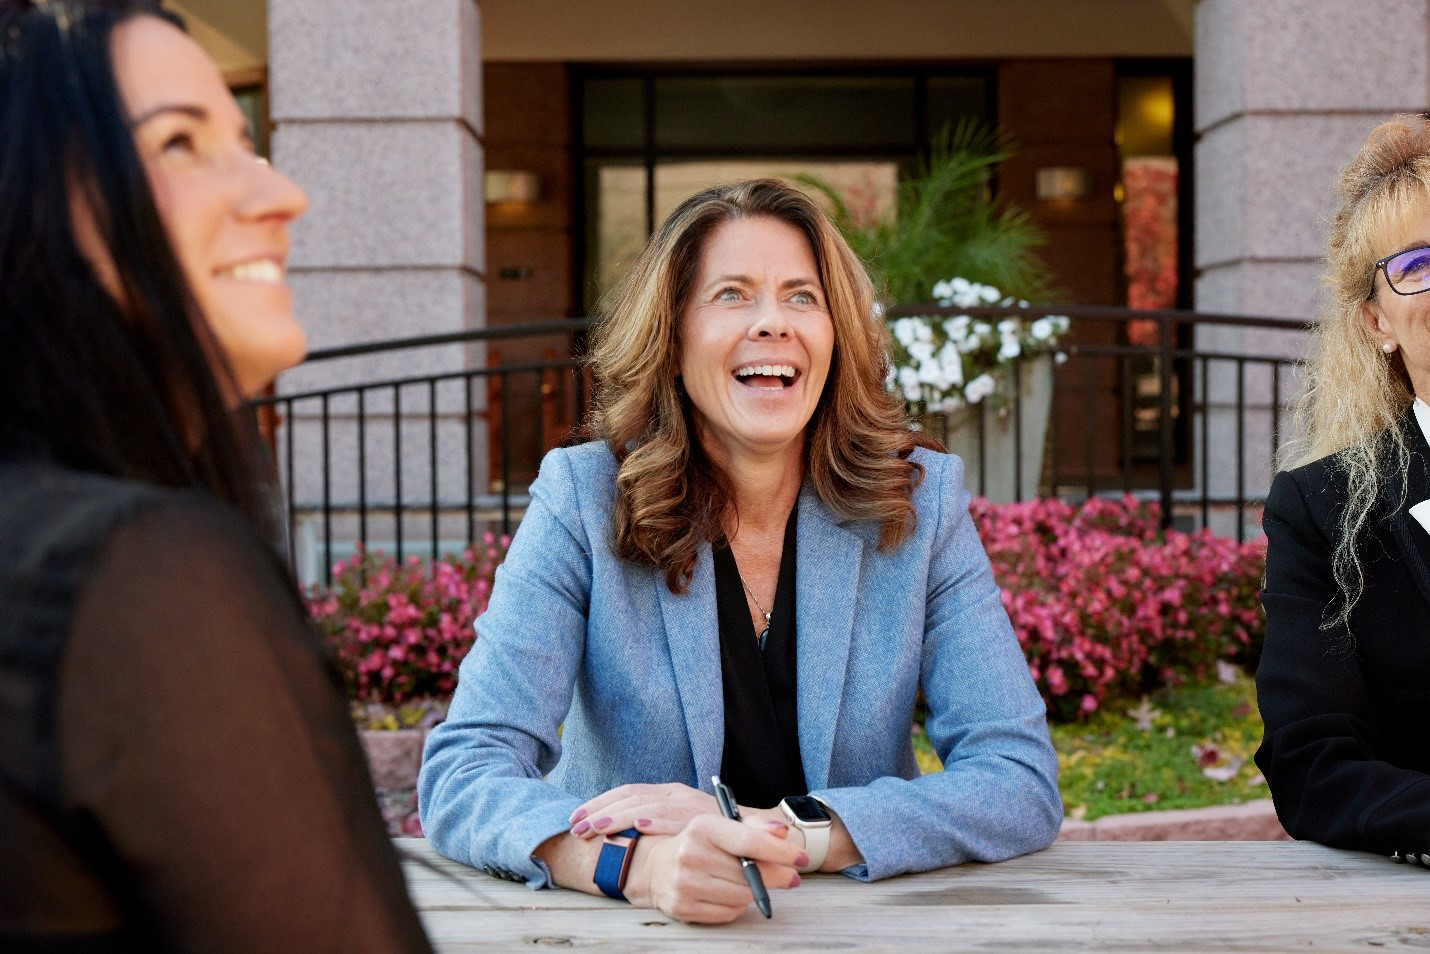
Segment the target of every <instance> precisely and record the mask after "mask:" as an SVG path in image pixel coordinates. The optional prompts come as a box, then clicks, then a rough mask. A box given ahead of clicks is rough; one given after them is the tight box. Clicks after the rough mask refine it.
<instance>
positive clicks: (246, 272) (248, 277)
mask: <svg viewBox="0 0 1430 954" xmlns="http://www.w3.org/2000/svg"><path fill="white" fill-rule="evenodd" d="M218 277H219V278H232V279H234V280H235V281H240V282H257V283H259V284H263V285H277V284H280V283H281V282H282V281H283V266H281V265H279V264H278V263H277V262H275V261H273V260H272V259H267V258H264V259H259V260H257V261H252V262H244V263H243V264H241V265H235V266H234V267H233V268H226V269H224V270H223V271H221V272H219V273H218Z"/></svg>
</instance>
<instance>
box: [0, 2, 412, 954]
mask: <svg viewBox="0 0 1430 954" xmlns="http://www.w3.org/2000/svg"><path fill="white" fill-rule="evenodd" d="M306 202H307V199H306V197H305V196H304V194H303V192H302V191H301V190H299V189H298V188H297V187H296V186H295V185H293V183H291V182H290V181H288V180H287V179H286V178H284V177H283V176H281V175H279V174H278V173H276V172H275V171H274V170H272V169H271V168H269V167H268V166H267V164H266V163H264V162H263V161H262V160H260V159H259V158H258V157H257V156H255V155H254V154H253V151H252V145H251V141H250V139H249V136H248V131H247V130H246V129H245V124H244V118H243V115H242V113H241V112H240V110H239V109H238V106H237V104H236V103H235V102H234V100H233V98H232V96H230V95H229V92H228V89H227V88H226V87H225V85H224V83H223V80H222V79H221V77H220V76H219V74H218V71H217V70H216V69H215V68H214V66H213V64H212V63H211V62H210V61H209V60H208V58H207V57H206V56H205V55H204V54H203V53H202V51H201V50H200V49H199V48H198V46H197V45H195V44H194V43H193V42H192V41H191V40H189V39H188V37H187V36H185V35H184V33H183V32H182V31H181V30H180V29H178V27H177V26H176V25H175V23H174V22H172V21H170V20H169V19H168V18H166V17H165V16H163V15H162V14H160V13H158V12H157V9H156V7H155V6H154V5H150V4H144V3H140V2H114V0H111V2H106V3H81V2H54V3H47V4H43V5H38V4H30V3H16V2H14V0H6V2H5V4H4V5H3V6H0V885H3V886H4V887H3V890H0V949H5V950H14V949H23V950H32V949H38V950H65V951H90V950H95V951H98V950H104V951H110V950H189V949H195V950H198V949H201V950H205V951H227V950H232V951H280V950H282V951H304V952H308V951H423V950H428V946H427V943H426V940H425V939H424V937H423V934H422V928H421V925H420V923H419V922H418V920H417V917H416V915H415V913H414V911H413V909H412V907H411V904H410V902H409V901H408V899H407V896H406V892H405V888H404V884H403V880H402V875H401V871H400V869H399V867H398V864H397V859H396V857H395V855H394V852H393V849H392V846H391V843H390V842H389V841H388V839H387V837H386V833H385V830H384V827H383V824H382V820H381V818H380V816H379V813H378V810H377V806H376V804H375V803H374V800H373V795H372V789H371V787H370V783H369V781H368V777H367V773H366V769H365V765H364V762H363V758H362V754H361V751H360V749H359V747H358V744H357V740H356V737H355V734H354V732H353V728H352V724H351V722H350V721H349V717H348V714H347V709H346V705H345V702H344V698H343V696H342V693H341V691H340V689H339V687H338V683H337V680H336V678H335V675H334V672H333V670H332V668H331V666H330V665H329V663H328V662H327V659H326V657H325V655H324V653H323V650H322V648H321V646H320V644H319V642H318V641H317V639H316V637H315V636H314V634H313V633H312V632H311V631H310V630H309V628H308V627H307V625H306V623H305V621H304V618H303V613H302V609H301V606H300V603H299V601H298V598H297V592H296V588H295V586H294V584H293V581H292V580H291V579H290V577H289V576H288V574H287V572H286V571H285V570H284V569H283V567H282V566H281V564H280V563H279V561H278V560H277V558H276V556H275V553H274V552H273V549H272V547H271V546H270V545H269V543H268V542H266V541H265V539H264V537H263V536H262V535H261V534H260V532H259V528H260V527H261V526H262V525H264V524H265V523H266V522H267V521H266V520H265V515H264V504H263V497H262V494H261V493H260V492H259V490H258V487H257V484H256V482H255V479H254V474H253V470H252V467H251V461H252V460H253V459H254V455H253V450H254V448H255V446H256V445H255V444H254V436H253V433H252V428H251V427H250V426H248V425H249V422H248V421H247V420H246V419H245V418H244V417H243V416H242V415H239V414H236V413H234V409H235V408H236V407H237V406H238V405H239V404H240V402H242V401H243V400H244V399H246V398H249V397H252V396H254V395H256V394H257V393H259V392H260V391H261V390H262V389H263V388H265V387H266V386H267V385H268V384H269V383H270V382H271V381H272V380H273V378H274V376H275V375H276V374H277V373H278V372H279V371H281V370H283V369H284V368H287V367H290V366H291V365H293V364H295V363H297V362H298V361H299V360H300V359H301V358H302V355H303V353H304V347H305V340H304V336H303V332H302V330H301V329H300V328H299V327H298V326H297V324H296V323H295V322H294V319H293V313H292V303H291V296H290V293H289V291H288V288H287V287H286V285H285V284H284V280H283V279H284V265H285V260H286V257H287V253H288V226H289V223H290V222H292V221H293V220H294V219H295V218H296V217H297V216H299V215H300V214H301V213H302V212H303V210H304V208H305V206H306Z"/></svg>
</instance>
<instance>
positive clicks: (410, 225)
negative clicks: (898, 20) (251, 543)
mask: <svg viewBox="0 0 1430 954" xmlns="http://www.w3.org/2000/svg"><path fill="white" fill-rule="evenodd" d="M268 10H269V36H270V62H269V69H270V91H271V92H270V95H271V113H272V118H273V123H274V131H273V157H274V163H275V165H276V166H277V167H278V168H280V169H282V170H283V171H284V172H286V173H288V174H289V175H291V176H292V177H293V178H294V179H296V180H297V181H298V182H299V183H300V184H301V185H302V186H303V187H304V188H306V189H307V190H308V193H309V195H310V197H311V199H312V205H311V208H310V210H309V212H308V215H307V216H306V217H305V218H304V219H303V220H302V221H301V222H299V223H298V224H297V225H296V226H295V229H294V247H293V255H292V260H291V270H290V280H291V284H292V286H293V289H294V293H295V296H296V302H297V309H298V314H299V317H300V319H301V320H302V321H303V323H304V325H305V326H306V328H307V329H308V333H309V340H310V344H311V347H313V348H315V349H316V348H324V347H330V346H335V345H346V344H354V343H358V342H363V341H372V340H380V339H387V338H401V337H409V336H415V335H426V334H438V333H443V332H454V331H460V330H463V329H468V328H477V327H482V326H484V325H485V323H486V322H485V303H484V302H485V275H484V271H485V249H484V241H483V239H484V230H485V221H484V215H485V207H484V196H483V187H482V102H481V44H480V20H479V16H478V9H477V3H476V0H424V2H421V3H400V2H397V0H268ZM484 361H485V358H484V351H483V349H481V348H476V347H470V346H469V347H463V346H459V345H452V346H445V347H439V348H425V349H420V350H407V351H399V352H391V353H386V354H382V355H374V356H368V357H364V358H355V359H344V360H341V361H330V362H322V363H315V364H311V365H307V366H305V367H303V368H300V369H298V370H296V371H295V372H292V373H290V374H289V375H287V376H285V378H284V379H283V382H282V392H283V393H285V394H290V395H291V394H297V393H301V392H306V391H311V390H314V389H324V388H334V387H339V386H342V385H347V384H351V383H355V382H369V381H375V380H382V379H389V378H398V377H410V376H414V375H423V374H428V373H437V372H444V371H455V370H460V369H462V368H465V367H469V366H472V365H473V364H477V365H480V364H482V363H484ZM463 391H464V388H463V387H462V385H461V384H460V383H458V382H453V383H450V384H444V385H442V387H441V388H440V389H439V393H438V395H437V407H438V409H439V410H440V411H441V415H440V417H439V419H438V427H437V434H436V438H437V446H436V448H435V449H434V448H433V446H432V441H431V434H430V429H429V427H428V416H427V411H428V405H429V401H430V397H431V394H430V391H429V389H428V388H427V386H426V385H420V386H409V387H407V388H404V389H403V390H402V391H401V393H400V396H398V397H397V398H396V400H400V402H401V416H400V417H399V418H398V419H397V427H396V429H394V423H393V422H394V417H393V405H394V400H395V399H394V391H393V389H385V390H374V391H372V392H369V393H368V394H366V395H365V399H364V407H363V413H364V415H365V416H366V417H367V419H368V424H369V427H368V432H367V435H368V436H367V439H366V441H365V446H364V447H363V454H364V456H365V459H366V468H365V470H364V471H363V476H364V478H365V479H364V480H363V481H362V482H360V481H359V479H358V477H359V468H358V453H357V445H358V438H357V427H356V420H355V418H356V414H357V402H356V396H355V395H354V394H345V395H335V396H333V397H332V398H331V399H330V401H329V402H328V403H329V406H328V408H327V413H328V420H329V423H330V428H329V432H328V434H329V441H328V454H327V462H326V465H325V464H324V461H323V458H322V454H323V446H322V445H323V440H322V436H321V430H320V422H321V416H322V413H323V409H322V406H321V402H320V401H317V400H310V401H304V402H302V403H300V404H298V405H296V406H295V407H294V408H293V415H292V416H293V420H292V421H291V424H292V426H293V428H294V434H295V437H296V441H295V444H296V445H297V446H296V448H295V452H294V455H293V456H294V461H293V465H294V466H293V469H294V471H295V473H294V486H293V487H292V488H290V489H291V492H292V495H293V499H294V501H295V503H296V504H297V505H298V506H299V507H300V508H302V507H309V506H312V505H314V504H315V503H317V502H318V501H319V500H320V499H321V496H322V493H323V485H324V483H325V482H326V484H327V486H328V489H329V499H330V500H332V501H335V502H338V503H340V504H351V503H356V502H357V499H358V497H359V495H362V496H365V498H366V499H367V501H368V502H369V503H387V504H391V503H392V502H394V498H395V496H396V494H397V492H398V487H397V486H396V481H395V480H394V472H395V467H396V465H397V463H398V462H399V459H400V463H401V466H402V472H401V475H400V476H401V480H402V485H401V486H402V490H403V491H404V493H403V495H402V499H403V501H404V502H405V503H407V504H408V505H410V504H412V503H414V502H419V501H420V502H423V503H424V504H425V503H426V502H427V501H428V500H429V498H430V497H431V493H430V489H431V485H432V481H433V479H434V477H433V469H434V468H433V466H432V463H433V462H434V461H435V462H436V464H437V466H436V478H435V479H436V480H437V483H438V485H439V486H438V497H439V498H441V499H442V500H443V501H445V502H453V501H460V500H464V499H465V498H466V497H467V496H468V493H469V492H472V491H475V492H482V491H485V490H486V489H487V488H486V473H485V457H486V437H485V430H484V428H479V430H478V432H477V433H476V435H475V436H474V438H473V439H472V440H471V441H468V439H467V434H466V430H465V420H466V418H465V414H464V413H463V412H464V410H465V404H466V401H465V395H464V394H463ZM473 391H474V394H473V398H474V400H473V404H474V406H475V408H476V410H478V411H480V410H481V409H482V408H484V407H485V395H486V389H485V387H483V386H481V384H480V382H479V383H478V386H477V387H476V388H474V389H473ZM469 446H474V448H475V450H476V451H477V454H476V456H477V461H476V470H475V474H474V479H473V480H472V481H471V484H468V468H467V467H466V466H465V460H464V457H465V454H466V452H467V448H468V447H469ZM279 450H280V454H282V453H284V452H285V450H286V448H285V447H284V446H282V442H280V448H279ZM283 465H284V467H285V469H286V467H287V461H286V459H285V460H284V461H283ZM327 520H328V521H329V523H330V524H332V525H333V526H334V536H335V538H340V537H342V536H344V535H345V534H347V535H351V533H352V532H353V530H354V528H353V526H352V524H353V521H352V520H351V519H349V518H348V517H347V516H345V514H344V512H343V508H339V510H338V511H337V512H330V513H329V514H328V517H327ZM388 523H389V524H390V520H389V521H388ZM459 528H461V532H460V534H459V535H460V536H465V529H464V528H465V514H456V513H451V514H446V515H444V516H443V518H442V522H441V526H440V528H439V530H440V532H439V536H440V537H441V538H443V539H444V540H446V539H449V538H451V537H452V536H453V535H454V534H458V529H459ZM367 529H368V533H369V537H370V538H374V539H376V540H380V541H385V542H387V544H388V546H389V548H390V547H391V546H392V545H393V544H395V535H396V532H397V529H396V527H395V525H386V526H375V525H371V524H370V525H369V526H368V528H367ZM306 530H307V536H308V537H312V536H313V535H314V534H316V535H317V538H318V540H319V541H321V538H322V535H323V526H322V520H321V518H320V517H319V515H318V514H316V513H314V514H312V515H311V518H310V519H309V520H308V521H307V523H306ZM402 535H403V537H404V538H405V542H406V544H407V546H406V548H407V549H408V551H409V552H426V549H424V547H425V548H429V549H430V539H431V517H430V514H428V515H423V514H416V513H414V514H412V515H411V520H410V525H408V526H406V527H404V528H403V531H402ZM303 539H304V534H300V535H299V542H300V545H301V544H302V543H303ZM300 549H302V547H301V546H300ZM300 556H301V555H300ZM311 568H312V567H311V565H309V566H308V567H306V568H305V569H308V570H311Z"/></svg>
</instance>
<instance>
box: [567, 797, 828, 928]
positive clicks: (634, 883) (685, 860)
mask: <svg viewBox="0 0 1430 954" xmlns="http://www.w3.org/2000/svg"><path fill="white" fill-rule="evenodd" d="M740 813H741V815H742V816H743V820H742V821H738V822H737V821H730V820H729V819H727V818H725V817H724V816H722V815H721V814H720V807H719V805H718V804H717V803H716V801H715V797H714V796H713V795H707V794H705V793H704V792H701V791H697V790H696V789H693V788H691V787H690V786H688V785H681V784H678V783H672V784H665V785H622V786H620V787H619V788H613V789H611V790H610V791H608V792H603V793H602V794H600V795H597V796H596V797H595V798H593V799H591V800H589V801H587V802H585V803H584V804H583V805H581V806H580V807H579V808H577V809H576V810H575V811H574V812H572V813H571V834H572V835H574V836H575V837H577V838H581V839H585V840H591V839H599V838H601V837H602V836H603V835H608V834H615V833H616V832H620V831H624V830H626V829H627V828H635V829H637V830H638V831H640V833H641V836H642V837H641V840H640V842H639V843H638V844H637V847H636V848H635V855H634V856H633V857H632V861H631V873H630V876H629V878H628V879H627V882H626V891H625V894H626V897H628V898H630V900H631V901H632V903H634V904H640V905H646V906H649V907H653V908H658V909H659V910H661V911H663V912H665V913H666V914H668V915H670V916H671V917H674V918H679V919H680V920H682V921H690V922H697V923H705V924H724V923H726V922H728V921H733V920H735V918H737V917H739V916H740V915H741V914H742V913H744V911H745V909H746V907H748V906H749V904H750V901H751V897H750V889H749V887H748V886H747V885H746V883H745V878H744V874H743V872H742V871H741V869H740V861H739V859H740V858H741V857H744V858H749V859H751V860H752V861H754V862H756V863H757V864H758V865H759V867H760V875H761V877H763V878H764V881H765V887H767V888H770V889H775V888H794V887H797V886H798V885H799V882H800V878H799V872H798V871H797V869H798V868H801V867H803V866H804V865H806V864H808V863H809V857H808V856H807V855H806V854H805V853H804V848H803V844H802V842H803V834H802V833H800V832H799V831H798V829H796V830H794V831H793V832H792V831H791V830H790V827H789V826H788V825H787V824H786V823H785V822H784V821H783V819H781V818H779V817H778V815H777V814H775V813H773V812H772V810H769V809H764V810H761V809H753V808H752V809H744V808H742V809H741V810H740Z"/></svg>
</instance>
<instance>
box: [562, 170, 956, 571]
mask: <svg viewBox="0 0 1430 954" xmlns="http://www.w3.org/2000/svg"><path fill="white" fill-rule="evenodd" d="M757 216H766V217H769V218H773V219H777V220H779V221H781V222H785V223H788V224H789V225H792V226H794V227H795V228H797V229H799V230H800V231H801V232H802V233H803V234H804V236H805V237H806V238H807V239H808V240H809V244H810V248H811V249H812V250H813V252H814V260H815V262H816V264H817V265H818V267H819V279H820V282H821V284H822V285H823V286H824V295H825V300H826V301H827V303H828V308H829V316H830V319H831V321H832V323H833V325H834V353H833V356H832V358H831V360H830V368H829V378H828V379H827V380H826V381H825V384H824V392H823V394H821V395H820V398H819V402H818V404H817V405H816V407H815V411H814V415H813V417H812V418H811V419H810V422H809V424H808V425H807V427H806V430H805V446H804V455H805V456H804V469H805V474H806V475H807V476H808V478H809V479H810V481H811V482H812V483H813V486H814V491H815V493H817V494H818V495H819V499H820V500H822V501H823V502H824V504H825V506H827V507H828V508H829V509H830V510H831V511H832V512H833V513H835V514H837V515H838V516H840V517H842V518H844V519H847V520H859V521H873V522H877V523H878V524H879V549H880V550H891V549H894V548H896V547H898V546H899V545H900V544H901V543H903V541H904V540H905V539H906V538H907V536H908V535H909V534H910V533H911V532H912V531H913V529H914V527H915V526H916V524H917V515H916V514H915V513H914V507H913V491H914V488H915V487H916V486H917V485H918V483H919V481H920V480H922V479H923V468H922V467H921V466H920V465H919V464H917V463H915V462H913V461H911V460H909V459H908V457H909V454H910V453H912V451H913V449H914V448H915V447H917V446H920V445H922V446H931V447H934V448H936V449H941V448H938V445H937V444H935V443H934V442H933V441H931V440H929V439H928V438H926V437H923V436H922V435H920V434H917V433H916V432H914V431H912V430H910V428H909V426H908V422H907V420H906V419H905V412H904V406H903V404H902V402H900V401H899V400H898V399H897V398H895V397H894V396H893V395H891V394H890V393H889V392H888V391H887V390H886V389H885V387H884V381H885V379H886V378H887V376H888V373H889V358H888V355H889V348H888V346H887V332H886V331H885V329H884V324H883V322H882V321H879V320H878V319H877V318H876V317H875V302H874V288H873V284H872V283H871V282H870V280H869V274H868V272H867V271H866V270H865V268H864V265H863V263H862V262H860V261H859V258H858V256H856V255H855V254H854V253H853V252H852V251H851V250H850V248H849V245H848V244H847V243H846V242H845V241H844V238H843V236H841V235H840V234H839V230H838V229H837V228H835V226H834V224H833V223H832V222H831V221H830V220H829V217H828V216H826V215H825V214H824V212H823V210H821V209H820V208H819V206H818V205H816V204H815V203H814V202H813V201H812V200H811V199H810V198H809V197H808V196H807V195H805V194H804V193H803V192H800V191H799V190H798V189H795V188H794V187H793V186H790V185H788V184H786V183H784V182H781V181H779V180H777V179H753V180H750V181H747V182H736V183H733V184H730V185H722V186H716V187H714V188H711V189H706V190H705V191H704V192H699V193H696V194H695V195H693V196H691V197H690V198H688V199H686V200H685V201H684V202H682V203H681V204H680V205H679V207H677V208H676V209H675V211H673V212H672V213H671V214H670V216H669V217H668V218H666V220H665V222H664V223H663V224H662V225H661V227H660V229H659V230H658V231H657V232H656V233H655V234H654V235H653V236H652V237H651V239H650V241H649V242H647V243H646V246H645V248H644V249H643V250H642V252H641V254H640V256H639V257H638V258H637V259H636V261H635V264H634V265H632V267H631V270H630V272H629V273H628V274H627V275H626V278H625V280H624V281H623V282H622V283H621V284H620V286H619V287H618V288H617V289H616V291H615V292H614V294H613V295H612V297H611V299H610V303H609V307H608V308H607V310H606V313H605V315H604V316H603V317H602V319H601V321H600V322H599V323H598V324H597V326H596V328H595V331H594V334H593V340H592V348H591V356H590V365H591V368H592V369H593V371H594V374H595V379H596V400H595V404H594V409H593V412H592V418H591V431H592V433H593V434H594V436H596V437H598V438H600V439H602V440H604V441H605V442H606V444H607V445H608V446H609V447H610V449H611V453H612V454H614V455H615V458H616V461H617V464H618V466H619V470H618V472H617V474H616V506H615V520H614V533H615V541H614V543H615V550H616V553H617V554H618V555H620V556H621V557H623V558H624V559H627V560H631V561H632V562H635V563H638V564H641V565H644V566H650V567H655V568H657V569H660V570H664V571H665V579H666V585H667V586H669V587H670V589H671V591H672V592H674V593H683V592H685V590H686V588H687V587H688V586H689V584H690V577H691V576H692V574H693V573H694V571H695V559H696V554H697V553H698V551H699V548H700V546H701V544H702V543H705V542H707V541H710V542H714V541H720V540H723V539H725V535H726V532H725V528H726V526H727V525H728V522H729V520H730V519H731V518H734V517H737V516H738V515H737V514H735V513H734V507H735V502H734V495H733V493H732V490H731V486H730V481H729V478H728V476H727V475H726V474H724V473H723V472H722V470H721V468H720V467H719V465H718V464H717V463H716V462H715V461H714V460H713V459H712V458H711V457H710V455H709V454H708V453H706V451H705V449H704V448H702V447H701V446H700V442H699V440H695V439H692V435H693V434H695V433H696V431H695V422H694V418H693V413H694V412H693V409H692V407H691V404H690V399H689V398H688V397H687V396H686V395H685V392H684V389H683V388H682V387H681V386H680V384H679V382H678V381H677V380H676V367H677V365H678V358H679V347H680V342H679V334H678V330H679V319H680V315H681V314H682V313H683V312H684V311H685V308H686V305H687V304H688V302H689V298H690V295H691V292H692V289H693V287H694V284H695V281H696V278H697V277H698V275H699V271H700V259H701V255H702V253H703V251H704V247H705V242H706V240H707V239H708V238H709V236H710V235H711V233H712V232H713V231H714V230H715V229H716V228H717V227H718V226H720V225H722V224H724V223H726V222H731V221H734V220H735V219H741V218H753V217H757Z"/></svg>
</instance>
